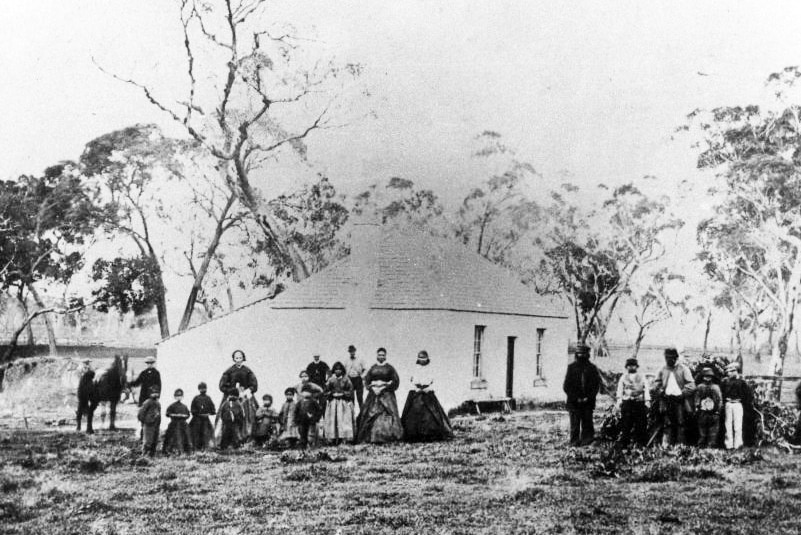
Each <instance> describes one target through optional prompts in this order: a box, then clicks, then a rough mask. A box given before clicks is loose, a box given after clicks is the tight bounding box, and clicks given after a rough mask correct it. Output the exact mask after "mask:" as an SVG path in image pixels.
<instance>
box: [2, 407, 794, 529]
mask: <svg viewBox="0 0 801 535" xmlns="http://www.w3.org/2000/svg"><path fill="white" fill-rule="evenodd" d="M566 425H567V424H566V418H565V416H564V414H562V413H558V412H545V411H540V412H525V413H515V414H512V415H509V416H503V417H498V416H493V415H490V416H489V417H488V418H483V419H476V418H474V417H459V418H457V419H455V420H454V427H455V429H456V437H455V439H454V440H452V441H450V442H446V443H433V444H391V445H384V446H372V445H357V446H340V447H331V448H321V449H318V450H313V451H311V452H306V453H301V452H263V451H256V450H253V449H247V448H246V449H243V450H240V451H237V452H230V453H217V452H205V453H197V454H194V455H191V456H176V457H157V458H156V459H154V460H150V459H147V458H143V457H141V456H140V455H139V445H138V442H137V440H136V438H137V435H138V432H137V431H136V430H134V429H128V430H124V431H119V432H109V431H101V432H99V433H97V434H96V435H94V436H91V437H90V436H86V435H83V434H78V433H75V432H71V431H54V430H46V429H41V430H28V431H26V430H24V429H23V430H17V429H7V430H4V431H2V432H0V448H1V449H0V525H2V527H3V532H4V533H54V534H67V533H82V534H83V533H96V534H128V533H131V534H134V533H135V534H140V533H212V534H226V535H230V534H245V533H292V534H297V533H312V532H313V533H321V534H328V533H331V534H335V533H341V534H359V533H370V534H376V533H409V534H411V533H423V532H426V533H441V534H461V533H465V534H466V533H587V534H589V533H593V534H594V533H649V534H650V533H674V534H675V533H687V534H689V533H709V534H712V533H714V534H726V533H756V532H764V531H765V530H770V531H771V532H774V533H797V532H801V517H799V515H798V514H797V513H796V511H797V510H798V508H799V507H801V483H799V482H798V480H797V474H798V472H799V469H800V468H801V457H796V456H791V455H787V454H784V453H781V452H775V451H763V450H744V451H741V452H737V453H727V452H724V451H700V452H699V451H698V450H695V449H693V448H677V449H673V450H648V451H645V452H638V451H635V452H622V453H621V452H616V451H615V450H614V449H612V448H611V447H610V446H609V445H600V446H595V447H590V448H584V449H570V448H568V447H567V446H566V445H565V443H566V434H565V429H566Z"/></svg>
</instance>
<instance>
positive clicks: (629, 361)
mask: <svg viewBox="0 0 801 535" xmlns="http://www.w3.org/2000/svg"><path fill="white" fill-rule="evenodd" d="M629 366H637V367H638V368H639V367H640V363H639V362H637V359H635V358H629V359H626V367H627V368H628V367H629Z"/></svg>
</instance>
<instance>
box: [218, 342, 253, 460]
mask: <svg viewBox="0 0 801 535" xmlns="http://www.w3.org/2000/svg"><path fill="white" fill-rule="evenodd" d="M231 359H232V360H233V361H234V364H233V365H232V366H231V367H230V368H228V369H227V370H225V372H224V373H223V374H222V377H220V392H222V393H223V401H225V399H226V397H227V396H228V394H229V393H230V392H231V390H238V391H239V401H240V403H241V405H242V411H243V412H244V418H243V419H242V422H241V424H240V428H239V436H240V437H241V440H242V441H243V442H246V441H248V440H249V439H250V434H251V432H252V431H253V424H254V422H255V420H256V411H257V410H258V408H259V404H258V403H257V402H256V398H255V397H254V396H253V395H254V394H255V393H256V390H257V389H258V388H259V382H258V381H257V380H256V375H255V374H254V373H253V371H252V370H251V369H250V368H248V367H247V366H245V360H246V358H245V353H244V352H243V351H242V350H240V349H237V350H236V351H234V352H233V353H231ZM220 432H221V426H220V417H219V414H218V415H217V421H216V422H215V423H214V436H215V437H216V438H217V442H218V445H219V437H220Z"/></svg>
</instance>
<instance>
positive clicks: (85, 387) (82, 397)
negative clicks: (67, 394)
mask: <svg viewBox="0 0 801 535" xmlns="http://www.w3.org/2000/svg"><path fill="white" fill-rule="evenodd" d="M90 362H91V361H90V360H89V359H85V360H84V361H83V370H82V371H81V380H80V381H79V382H78V411H77V413H76V417H77V420H78V431H80V430H81V418H83V416H86V434H87V435H91V434H92V433H94V430H93V429H92V412H91V411H92V395H93V394H94V390H95V371H94V370H93V369H92V367H91V365H90Z"/></svg>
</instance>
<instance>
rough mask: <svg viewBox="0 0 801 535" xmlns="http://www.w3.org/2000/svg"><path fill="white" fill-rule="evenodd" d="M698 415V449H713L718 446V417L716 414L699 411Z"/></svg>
mask: <svg viewBox="0 0 801 535" xmlns="http://www.w3.org/2000/svg"><path fill="white" fill-rule="evenodd" d="M696 414H697V415H698V447H699V448H715V447H717V445H718V430H719V429H720V415H718V413H716V412H710V411H700V412H697V413H696Z"/></svg>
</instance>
